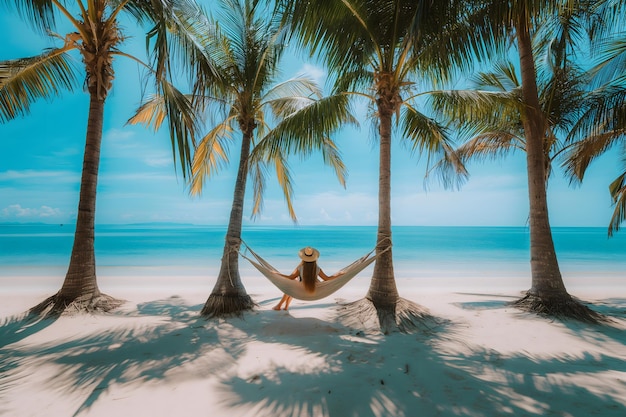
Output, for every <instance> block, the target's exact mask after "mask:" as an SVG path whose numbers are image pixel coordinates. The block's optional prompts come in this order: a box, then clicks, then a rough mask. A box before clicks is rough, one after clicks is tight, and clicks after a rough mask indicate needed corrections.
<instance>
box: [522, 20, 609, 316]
mask: <svg viewBox="0 0 626 417" xmlns="http://www.w3.org/2000/svg"><path fill="white" fill-rule="evenodd" d="M516 32H517V43H518V51H519V59H520V69H521V75H522V97H523V103H524V104H525V106H526V108H525V113H524V117H523V125H524V135H525V138H526V165H527V173H528V196H529V210H530V213H529V226H530V270H531V275H532V285H531V288H530V290H528V292H527V294H526V296H525V297H523V298H522V299H521V300H518V301H517V302H516V303H515V304H517V305H518V306H520V307H522V308H524V309H526V310H530V311H532V312H536V313H541V314H547V315H550V316H563V317H571V318H576V319H580V320H584V321H591V322H595V321H597V320H598V319H599V315H598V314H597V313H595V312H593V311H591V310H589V309H588V308H587V307H585V306H583V305H582V304H580V303H578V302H577V301H575V300H573V299H572V297H571V296H570V295H569V294H568V292H567V290H566V289H565V284H564V283H563V278H562V277H561V271H560V269H559V263H558V260H557V256H556V251H555V248H554V241H553V239H552V229H551V228H550V220H549V216H548V200H547V189H546V175H547V173H546V160H545V159H546V155H545V150H544V143H543V141H544V137H545V121H544V116H543V113H542V111H541V106H540V104H539V94H538V90H537V78H536V68H535V62H534V57H533V52H532V42H531V36H530V32H529V23H528V18H527V17H526V16H525V15H524V14H522V16H521V17H520V19H519V21H518V24H517V27H516Z"/></svg>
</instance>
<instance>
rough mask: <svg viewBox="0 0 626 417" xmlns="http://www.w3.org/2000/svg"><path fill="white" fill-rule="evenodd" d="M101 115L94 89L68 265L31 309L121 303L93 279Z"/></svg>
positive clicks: (39, 311)
mask: <svg viewBox="0 0 626 417" xmlns="http://www.w3.org/2000/svg"><path fill="white" fill-rule="evenodd" d="M103 119H104V99H100V98H98V95H97V94H96V93H93V94H91V95H90V104H89V119H88V122H87V135H86V139H85V154H84V157H83V170H82V176H81V183H80V199H79V203H78V217H77V219H76V231H75V234H74V245H73V247H72V254H71V258H70V265H69V267H68V271H67V274H66V275H65V280H64V282H63V286H62V287H61V290H59V292H57V293H56V294H55V295H53V296H52V297H49V298H48V299H46V300H44V301H43V302H42V303H40V304H38V305H37V306H35V307H33V309H32V310H31V312H32V313H35V314H42V313H45V314H51V315H58V314H60V313H62V312H63V311H65V310H66V309H68V308H70V309H72V310H74V309H75V310H87V311H109V310H111V309H113V308H115V307H118V306H119V305H120V304H121V303H122V302H121V301H119V300H115V299H113V298H111V297H109V296H107V295H104V294H102V293H100V290H99V289H98V283H97V280H96V257H95V251H94V239H95V231H94V229H95V215H96V188H97V184H98V167H99V165H100V144H101V142H102V122H103Z"/></svg>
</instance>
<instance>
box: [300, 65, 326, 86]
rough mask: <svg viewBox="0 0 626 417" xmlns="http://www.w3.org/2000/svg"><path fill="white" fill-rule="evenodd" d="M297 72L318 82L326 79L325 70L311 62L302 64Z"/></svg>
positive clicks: (320, 82)
mask: <svg viewBox="0 0 626 417" xmlns="http://www.w3.org/2000/svg"><path fill="white" fill-rule="evenodd" d="M299 73H301V74H303V75H306V76H308V77H310V78H312V79H313V80H315V81H316V82H317V83H318V84H322V83H323V82H324V80H325V79H326V71H325V70H324V68H322V67H318V66H315V65H311V64H304V65H303V66H302V68H301V69H300V71H299Z"/></svg>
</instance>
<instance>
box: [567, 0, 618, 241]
mask: <svg viewBox="0 0 626 417" xmlns="http://www.w3.org/2000/svg"><path fill="white" fill-rule="evenodd" d="M599 3H600V12H599V13H601V14H602V16H604V17H605V19H604V21H605V22H608V23H609V25H608V30H607V33H604V32H603V33H601V34H602V35H603V36H601V37H600V39H599V40H598V41H597V43H596V48H594V49H597V50H599V51H601V52H600V62H599V63H597V65H595V66H594V67H593V68H592V69H591V70H590V75H591V76H592V77H593V79H594V85H595V86H597V88H596V89H595V90H594V91H592V92H591V93H590V97H589V98H588V107H587V109H586V111H585V114H584V115H583V117H581V119H580V122H579V123H578V124H577V126H576V129H575V132H574V133H575V135H576V136H577V137H581V138H583V139H582V140H580V141H579V142H577V144H576V146H575V147H574V148H573V149H572V151H571V152H570V153H569V155H568V158H567V160H566V162H565V163H564V166H565V167H566V169H567V172H568V173H569V175H570V178H572V180H573V181H582V180H583V178H584V176H585V173H586V171H587V168H588V167H589V165H590V164H591V162H592V161H593V160H595V159H596V158H597V157H599V156H600V155H602V154H604V153H605V152H606V151H607V150H609V149H612V148H613V147H614V146H616V145H619V144H621V145H622V154H623V153H624V152H623V149H624V148H623V146H624V139H625V138H626V70H625V69H624V61H625V60H626V37H625V36H624V32H623V31H622V28H623V25H624V21H623V20H624V13H625V12H626V7H625V6H626V5H625V4H624V3H623V2H612V1H608V0H607V1H601V2H599ZM623 159H624V160H625V161H626V158H623ZM609 192H610V195H611V198H612V199H613V203H614V205H615V210H614V211H613V214H612V216H611V219H610V221H609V227H608V234H609V236H612V235H613V233H615V232H617V231H618V230H619V228H620V225H621V224H622V222H623V221H624V220H625V219H626V169H624V172H622V173H621V174H620V175H618V176H617V178H616V179H615V180H613V181H612V182H611V184H610V185H609Z"/></svg>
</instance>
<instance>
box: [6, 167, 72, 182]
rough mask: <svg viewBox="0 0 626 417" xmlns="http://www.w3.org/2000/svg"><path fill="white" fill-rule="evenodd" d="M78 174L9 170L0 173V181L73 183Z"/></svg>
mask: <svg viewBox="0 0 626 417" xmlns="http://www.w3.org/2000/svg"><path fill="white" fill-rule="evenodd" d="M79 177H80V176H79V174H77V173H75V172H71V171H51V170H33V169H27V170H23V171H16V170H9V171H4V172H0V181H14V180H29V179H41V178H44V179H46V180H50V179H60V180H62V181H68V182H75V181H77V180H78V179H79Z"/></svg>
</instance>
